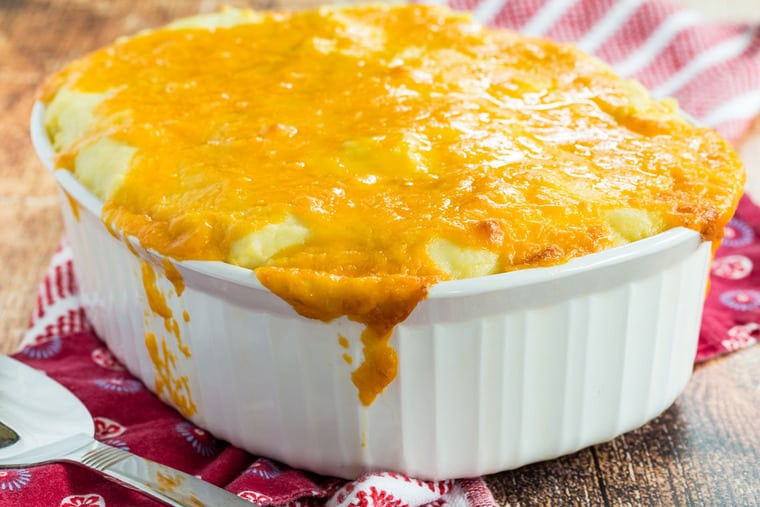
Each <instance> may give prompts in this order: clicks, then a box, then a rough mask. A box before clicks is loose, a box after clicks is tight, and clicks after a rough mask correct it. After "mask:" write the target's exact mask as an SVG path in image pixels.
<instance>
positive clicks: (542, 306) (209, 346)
mask: <svg viewBox="0 0 760 507" xmlns="http://www.w3.org/2000/svg"><path fill="white" fill-rule="evenodd" d="M42 115H43V106H42V105H41V104H37V105H35V108H34V110H33V113H32V126H31V133H32V140H33V142H34V145H35V148H36V150H37V153H38V155H39V157H40V158H41V160H42V161H43V163H44V164H45V165H46V166H47V167H48V168H52V155H53V150H52V147H51V146H50V143H49V141H48V138H47V135H46V133H45V131H44V127H43V126H42ZM53 174H54V175H55V178H56V179H57V181H58V184H59V186H60V188H61V189H62V190H65V192H66V193H68V195H69V196H70V197H71V198H72V199H73V200H74V201H76V203H78V204H75V205H74V206H75V207H76V208H77V210H78V215H79V217H78V218H77V217H76V216H75V213H74V208H72V205H71V204H70V202H69V200H68V198H66V197H65V194H63V193H62V194H61V197H62V198H61V203H62V209H63V216H64V221H65V225H66V232H67V235H68V238H69V241H70V242H71V247H72V250H73V253H74V264H75V269H76V273H77V279H78V282H79V286H80V291H81V294H82V297H83V300H84V302H85V305H86V308H87V314H88V316H89V318H90V320H91V322H92V324H93V326H94V327H95V329H96V331H97V333H98V334H99V336H100V337H101V338H102V339H103V340H105V342H106V343H107V344H108V346H109V347H110V349H111V350H112V351H113V352H114V354H115V355H116V356H117V357H118V358H119V359H120V360H121V361H123V362H124V364H125V365H126V366H127V368H129V370H130V371H131V372H132V373H134V374H135V375H137V376H138V377H140V378H141V379H142V380H143V381H144V382H145V385H146V386H147V387H148V388H150V389H153V390H155V379H154V367H153V364H152V363H151V360H150V357H149V354H148V351H147V349H146V345H145V340H144V336H145V333H146V332H151V333H154V334H156V335H160V334H161V333H163V334H164V335H165V334H166V331H165V330H164V322H163V320H162V319H159V318H154V317H152V316H148V317H146V308H147V304H148V303H147V300H146V295H145V290H144V288H143V282H142V279H141V274H140V260H139V258H138V257H137V256H136V255H135V254H134V253H133V252H131V251H130V249H128V248H127V246H126V245H125V243H124V242H123V241H120V240H119V239H116V238H115V237H114V236H112V235H111V234H110V233H109V232H108V231H107V229H106V228H105V226H104V225H103V223H102V222H101V220H100V218H99V217H100V210H101V203H100V202H99V201H98V200H97V198H95V197H94V196H93V195H92V194H90V193H89V191H87V190H86V189H85V188H84V187H83V186H81V185H80V184H79V183H78V182H77V181H76V180H75V179H74V178H73V177H72V175H71V174H70V173H69V172H67V171H54V173H53ZM137 250H138V251H139V253H140V256H142V257H144V258H146V259H149V260H150V261H151V262H153V263H155V264H156V266H160V265H161V259H160V257H159V256H157V255H155V254H153V253H149V252H145V251H144V250H142V249H139V248H138V249H137ZM709 260H710V244H709V243H706V242H702V241H701V239H700V236H699V234H697V233H696V232H693V231H690V230H687V229H682V228H679V229H674V230H671V231H668V232H665V233H663V234H660V235H658V236H655V237H652V238H649V239H645V240H643V241H639V242H637V243H634V244H630V245H627V246H624V247H619V248H614V249H611V250H608V251H605V252H602V253H598V254H594V255H589V256H587V257H584V258H580V259H577V260H573V261H571V262H569V263H567V264H565V265H562V266H557V267H552V268H541V269H530V270H525V271H519V272H513V273H506V274H500V275H492V276H488V277H483V278H474V279H467V280H459V281H451V282H445V283H441V284H439V285H436V286H434V287H433V288H432V289H431V290H430V293H429V296H428V298H427V299H426V300H424V301H422V302H421V303H420V304H419V306H418V307H417V308H416V309H415V310H414V311H413V312H412V314H411V315H410V316H409V318H408V319H407V320H406V321H405V322H403V323H401V324H400V325H399V326H398V327H397V328H396V330H395V332H394V334H393V336H392V338H391V344H392V346H393V347H394V348H395V349H396V351H397V352H398V357H399V373H398V376H397V378H396V379H395V380H394V381H393V383H392V384H390V386H388V388H386V390H385V391H384V392H383V393H382V394H381V395H380V396H379V397H378V399H377V400H375V402H374V403H373V404H372V405H370V406H369V407H365V406H363V405H362V404H361V403H360V402H359V400H358V397H357V391H356V388H355V387H354V385H353V384H352V383H351V378H350V374H351V371H352V370H353V369H354V368H355V365H356V363H355V364H354V366H351V365H349V364H348V363H347V362H346V361H344V359H343V357H342V356H343V354H344V353H348V354H350V355H351V356H352V357H353V358H356V359H360V358H361V357H362V355H361V354H362V352H361V342H360V341H359V334H360V333H361V330H362V327H361V326H360V325H359V324H357V323H354V322H350V321H348V320H346V319H340V320H337V321H333V322H330V323H323V322H320V321H316V320H310V319H307V318H304V317H301V316H300V315H298V314H297V313H296V312H295V311H294V310H292V309H291V307H290V306H289V305H288V304H287V303H285V302H284V301H282V300H281V299H279V298H278V297H276V296H274V295H273V294H272V293H270V292H269V291H268V290H267V289H265V288H263V287H262V286H261V285H260V284H259V283H258V281H257V279H256V277H255V275H254V274H253V273H252V272H251V271H249V270H247V269H243V268H239V267H235V266H231V265H227V264H223V263H219V262H196V261H193V262H178V263H176V266H177V267H178V269H179V271H180V273H181V274H182V277H183V279H184V283H185V286H186V289H185V290H184V292H182V295H181V296H176V294H174V293H173V291H172V285H171V284H170V282H169V281H168V280H167V279H166V278H165V277H163V275H161V276H160V278H159V280H158V285H159V287H160V289H161V290H162V291H163V292H164V293H166V294H171V297H167V300H168V303H169V306H170V307H171V309H172V312H173V313H174V314H175V315H182V313H183V312H184V311H187V313H188V315H189V317H190V320H189V322H185V321H184V320H183V319H181V318H180V319H178V321H179V323H180V332H181V336H182V339H183V341H184V342H185V343H186V344H187V346H188V347H189V349H190V351H191V352H192V356H191V357H190V358H185V357H184V356H182V355H181V354H180V353H179V352H178V351H177V350H176V343H175V341H174V340H167V344H169V345H170V346H172V347H175V348H174V349H173V350H174V354H175V355H176V356H177V373H178V374H182V375H186V376H187V378H188V380H189V391H190V392H191V393H192V396H193V399H194V401H195V403H196V405H197V409H198V411H197V413H196V414H195V415H194V416H192V420H193V421H194V422H195V423H197V424H198V425H200V426H202V427H204V428H207V429H208V430H210V431H211V432H213V433H214V434H215V435H217V436H218V437H221V438H224V439H226V440H228V441H230V442H231V443H233V444H235V445H237V446H240V447H242V448H244V449H246V450H248V451H250V452H252V453H254V454H260V455H264V456H268V457H271V458H275V459H277V460H281V461H283V462H285V463H287V464H289V465H292V466H295V467H300V468H305V469H309V470H312V471H315V472H319V473H322V474H329V475H336V476H340V477H346V478H353V477H356V476H358V475H359V474H361V473H362V472H364V471H368V470H377V469H383V470H395V471H400V472H405V473H408V474H411V475H413V476H417V477H419V478H425V479H442V478H453V477H466V476H476V475H480V474H485V473H489V472H495V471H500V470H505V469H510V468H515V467H519V466H521V465H524V464H527V463H531V462H535V461H539V460H545V459H549V458H554V457H557V456H560V455H563V454H567V453H571V452H574V451H576V450H578V449H581V448H583V447H586V446H589V445H592V444H596V443H599V442H604V441H606V440H610V439H612V438H614V437H615V436H617V435H620V434H621V433H624V432H626V431H629V430H631V429H634V428H636V427H638V426H641V425H642V424H644V423H646V422H647V421H649V420H650V419H652V418H654V417H655V416H657V415H658V414H660V413H661V412H662V411H663V410H665V409H666V408H667V407H668V406H669V405H670V404H671V403H672V402H673V401H674V400H675V398H676V397H677V396H678V394H679V393H680V392H681V391H682V390H683V388H684V386H685V385H686V383H687V381H688V379H689V376H690V374H691V371H692V363H693V359H694V355H695V351H696V345H697V338H698V332H699V324H700V317H701V313H702V305H703V302H704V295H705V285H706V280H707V272H708V264H709ZM156 272H157V273H159V274H160V273H161V269H160V267H157V269H156ZM338 334H341V335H343V336H345V337H347V338H348V339H349V341H350V344H349V346H348V348H343V347H342V346H341V345H339V343H338Z"/></svg>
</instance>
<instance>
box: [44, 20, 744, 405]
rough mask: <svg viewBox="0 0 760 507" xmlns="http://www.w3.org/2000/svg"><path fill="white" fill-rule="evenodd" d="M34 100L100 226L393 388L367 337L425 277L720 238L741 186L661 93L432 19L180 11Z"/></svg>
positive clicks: (719, 153)
mask: <svg viewBox="0 0 760 507" xmlns="http://www.w3.org/2000/svg"><path fill="white" fill-rule="evenodd" d="M42 100H43V101H44V102H46V104H47V109H46V116H45V125H46V127H47V131H48V133H49V135H50V138H51V140H52V142H53V145H54V147H55V148H56V150H57V152H58V157H57V162H56V163H57V166H58V167H59V168H60V169H66V170H69V171H72V172H73V173H74V174H75V175H76V177H77V178H78V179H79V180H80V181H81V182H82V183H83V184H84V185H85V186H87V187H88V188H89V189H90V190H91V191H92V192H93V193H94V194H95V195H97V196H98V197H100V198H101V199H102V200H103V201H104V207H103V217H102V218H103V220H104V221H105V222H106V223H107V224H108V225H109V227H111V228H112V229H113V230H115V231H119V232H120V233H121V234H123V235H129V236H133V237H136V238H137V239H138V240H139V241H140V242H141V243H142V245H143V246H144V247H146V248H151V249H154V250H156V251H158V252H161V253H163V254H165V255H167V256H170V257H173V258H176V259H197V260H203V259H208V260H221V261H226V262H229V263H232V264H237V265H240V266H244V267H247V268H251V269H254V270H255V273H256V276H257V277H258V278H259V280H261V282H262V283H263V284H264V285H266V286H267V287H269V288H270V289H271V290H272V291H273V292H275V293H276V294H278V295H279V296H281V297H283V298H284V299H285V300H287V301H289V302H290V303H291V304H292V305H293V306H294V308H296V309H297V310H298V311H299V312H301V313H302V314H304V315H307V316H309V317H314V318H321V319H325V320H329V319H331V318H335V317H337V316H341V315H345V316H348V317H349V318H351V319H354V320H357V321H359V322H363V323H364V324H366V325H367V330H368V331H367V332H368V334H367V336H366V337H365V338H366V341H365V345H366V349H365V352H366V354H365V355H366V357H365V361H364V363H362V364H361V365H360V366H359V367H358V368H357V369H356V371H355V372H354V374H355V379H354V381H355V383H357V386H359V385H360V384H361V385H363V386H365V388H366V386H369V385H373V386H375V387H376V386H377V385H385V384H387V382H386V381H388V380H387V379H388V378H392V377H393V375H394V374H393V368H394V367H395V366H394V364H395V363H394V364H391V363H392V361H391V359H392V358H394V357H395V356H394V355H393V354H391V353H390V352H388V351H387V350H386V348H384V347H385V345H383V344H385V343H386V341H387V338H388V336H389V335H390V333H391V331H392V329H393V326H394V325H395V324H396V323H398V322H400V321H401V320H403V319H404V318H405V317H406V316H407V315H408V313H409V312H410V311H411V310H412V309H413V308H414V306H415V305H416V304H417V303H418V302H419V301H420V300H421V299H423V298H424V297H425V295H426V293H427V290H428V288H429V287H430V286H431V285H433V284H435V283H438V282H440V281H444V280H449V279H453V278H465V277H476V276H483V275H489V274H492V273H499V272H504V271H511V270H516V269H524V268H532V267H541V266H552V265H557V264H560V263H564V262H566V261H568V260H569V259H572V258H575V257H578V256H582V255H586V254H589V253H593V252H598V251H600V250H604V249H608V248H611V247H615V246H618V245H622V244H625V243H628V242H631V241H637V240H639V239H642V238H646V237H648V236H652V235H654V234H657V233H659V232H661V231H664V230H666V229H669V228H672V227H677V226H684V227H689V228H692V229H694V230H696V231H698V232H699V233H701V234H702V236H703V237H704V239H705V240H707V241H712V242H713V243H714V244H715V245H716V246H717V244H718V242H719V241H720V239H721V236H722V231H723V226H724V225H725V224H726V223H727V222H728V220H729V219H730V217H731V215H732V214H733V212H734V210H735V207H736V205H737V202H738V199H739V195H740V193H741V189H742V186H743V182H744V172H743V168H742V167H741V164H740V163H739V160H738V158H737V156H736V153H735V152H734V151H733V149H732V148H731V147H730V146H729V145H728V144H727V143H726V142H725V141H724V140H723V139H721V138H720V137H719V136H718V135H717V134H716V133H715V132H713V131H710V130H708V129H703V128H700V127H697V126H694V125H692V124H690V123H689V122H688V121H686V120H685V119H684V118H683V117H682V116H681V115H680V114H679V112H678V108H677V106H676V104H675V103H674V102H673V101H672V100H664V101H658V100H654V99H653V98H651V97H650V96H649V95H648V94H647V92H646V91H645V90H644V89H643V88H642V87H641V86H640V85H639V84H637V83H635V82H631V81H626V80H624V79H622V78H620V77H619V76H617V75H616V74H615V73H614V72H613V71H612V70H611V69H610V68H609V67H608V66H607V65H605V64H604V63H602V62H600V61H599V60H597V59H596V58H593V57H591V56H588V55H586V54H584V53H582V52H581V51H579V50H578V49H576V48H574V47H572V46H569V45H561V44H557V43H554V42H552V41H549V40H545V39H536V38H528V37H523V36H520V35H518V34H516V33H513V32H509V31H501V30H491V29H488V28H485V27H483V26H481V25H479V24H477V23H475V22H474V21H473V20H472V19H471V18H470V17H469V16H468V15H467V14H463V13H457V12H454V11H451V10H448V9H446V8H443V7H437V6H382V5H370V6H352V7H342V8H320V9H315V10H310V11H300V12H285V11H282V12H258V13H255V12H252V11H239V10H234V9H229V10H226V11H224V12H221V13H218V14H213V15H203V16H197V17H194V18H189V19H186V20H180V21H177V22H174V23H172V24H170V25H169V26H168V27H166V28H163V29H157V30H153V31H148V32H144V33H140V34H138V35H136V36H134V37H131V38H125V39H122V40H119V41H117V42H116V43H114V44H113V45H111V46H109V47H107V48H104V49H102V50H100V51H98V52H95V53H93V54H91V55H89V56H87V57H85V58H83V59H81V60H79V61H77V62H74V63H73V64H71V65H70V66H68V67H67V68H66V69H64V70H63V71H62V72H60V73H58V74H56V75H55V76H53V77H52V78H51V79H50V80H49V82H48V83H47V85H46V86H45V87H44V89H43V92H42ZM371 351H375V352H372V353H371V354H370V352H371ZM378 351H379V352H378ZM373 354H374V355H373ZM370 356H372V357H370ZM381 357H382V358H384V359H382V360H381V359H378V358H381ZM389 358H391V359H389ZM384 382H385V384H384ZM361 390H362V389H361V388H360V391H361ZM377 392H379V391H378V390H377V389H370V388H366V389H365V390H364V394H363V396H364V397H363V401H365V402H371V400H372V399H374V396H375V395H376V394H377ZM367 400H369V401H367Z"/></svg>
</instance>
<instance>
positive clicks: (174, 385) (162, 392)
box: [145, 332, 198, 417]
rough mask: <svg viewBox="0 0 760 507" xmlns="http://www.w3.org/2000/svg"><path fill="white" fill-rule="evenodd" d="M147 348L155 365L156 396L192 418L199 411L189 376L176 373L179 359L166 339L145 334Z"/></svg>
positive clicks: (148, 333) (149, 333)
mask: <svg viewBox="0 0 760 507" xmlns="http://www.w3.org/2000/svg"><path fill="white" fill-rule="evenodd" d="M145 348H146V349H147V351H148V355H149V356H150V360H151V362H152V363H153V367H154V374H155V382H156V384H155V388H156V395H158V397H159V398H161V399H163V400H165V401H167V402H169V403H171V404H172V405H173V406H174V407H176V408H177V410H179V411H180V413H181V414H182V415H184V416H185V417H192V416H193V415H195V413H196V412H197V411H198V408H197V407H196V405H195V402H194V401H193V397H192V394H191V393H190V386H189V382H188V378H187V375H177V374H176V373H175V371H174V370H175V369H176V364H177V358H176V356H175V355H174V354H173V353H172V351H171V350H169V347H168V346H167V344H166V339H165V338H161V339H160V344H159V339H158V338H156V335H155V334H153V333H151V332H147V333H145Z"/></svg>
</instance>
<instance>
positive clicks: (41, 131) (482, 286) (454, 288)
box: [30, 100, 704, 300]
mask: <svg viewBox="0 0 760 507" xmlns="http://www.w3.org/2000/svg"><path fill="white" fill-rule="evenodd" d="M44 114H45V104H44V103H42V102H41V101H39V100H37V101H35V103H34V105H33V107H32V111H31V119H30V135H31V140H32V145H33V146H34V150H35V152H36V154H37V157H38V158H39V159H40V161H41V162H42V163H43V165H44V166H45V168H46V169H47V170H48V172H50V173H51V174H52V175H53V177H54V178H55V179H56V182H57V183H58V185H59V186H60V187H61V189H63V190H64V191H65V192H66V193H67V194H68V196H69V197H70V198H72V199H73V200H74V201H76V203H77V204H78V205H79V206H81V207H82V208H84V209H85V210H86V211H87V212H88V213H90V214H91V215H93V216H95V217H97V218H98V219H100V217H101V211H102V207H103V202H102V201H100V199H98V197H96V196H95V195H94V194H93V193H92V192H90V190H89V189H87V188H86V187H85V186H84V185H83V184H82V183H80V182H79V180H77V179H76V177H74V175H73V174H72V173H71V172H70V171H68V170H65V169H61V170H58V169H55V168H54V166H53V157H54V155H55V150H54V148H53V146H52V144H51V143H50V139H49V137H48V134H47V131H46V130H45V127H44V121H43V119H44ZM117 234H118V231H117ZM127 239H128V241H129V242H130V244H131V245H132V246H133V247H135V248H137V249H139V250H142V251H146V250H145V249H144V248H142V246H141V245H140V244H139V242H138V241H137V239H136V238H133V237H128V238H127ZM695 240H698V241H695ZM703 242H704V240H703V239H702V238H701V236H700V234H699V233H698V232H696V231H694V230H691V229H688V228H685V227H680V226H679V227H675V228H672V229H669V230H666V231H664V232H661V233H658V234H656V235H654V236H650V237H648V238H644V239H641V240H638V241H635V242H632V243H628V244H626V245H621V246H617V247H612V248H609V249H606V250H603V251H600V252H595V253H591V254H587V255H584V256H581V257H576V258H574V259H571V260H569V261H568V262H566V263H564V264H560V265H556V266H549V267H537V268H526V269H521V270H516V271H508V272H503V273H496V274H492V275H486V276H479V277H472V278H463V279H458V280H447V281H443V282H439V283H436V284H434V285H433V286H431V287H430V289H429V290H428V294H427V298H426V299H428V300H430V299H445V298H448V297H461V296H466V295H474V294H484V293H489V292H494V291H502V290H510V289H515V288H520V287H525V286H529V285H539V284H542V283H546V282H556V281H558V280H559V279H564V278H569V277H575V276H578V275H581V274H585V273H588V272H594V271H597V270H599V269H601V268H606V267H612V266H616V265H619V264H624V263H627V262H629V261H632V260H634V259H637V258H641V257H645V256H650V255H656V254H658V253H660V252H664V251H667V250H670V249H673V248H677V247H678V246H679V245H686V244H688V243H694V244H701V243H703ZM146 252H147V253H148V254H149V255H150V256H153V257H156V258H161V259H164V258H169V259H171V260H172V262H174V263H175V264H177V265H178V266H179V267H180V268H182V269H183V270H187V271H190V272H194V273H197V274H198V275H200V276H206V277H211V278H215V279H218V280H223V281H228V282H233V283H236V284H237V285H242V286H245V287H248V288H251V289H258V290H260V291H265V292H270V291H269V290H268V289H267V288H266V287H264V285H263V284H261V282H259V280H258V278H257V277H256V275H255V270H252V269H249V268H244V267H241V266H236V265H233V264H229V263H227V262H223V261H202V260H178V259H174V258H171V257H169V256H166V255H164V254H162V253H160V252H156V251H152V250H150V251H146Z"/></svg>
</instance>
